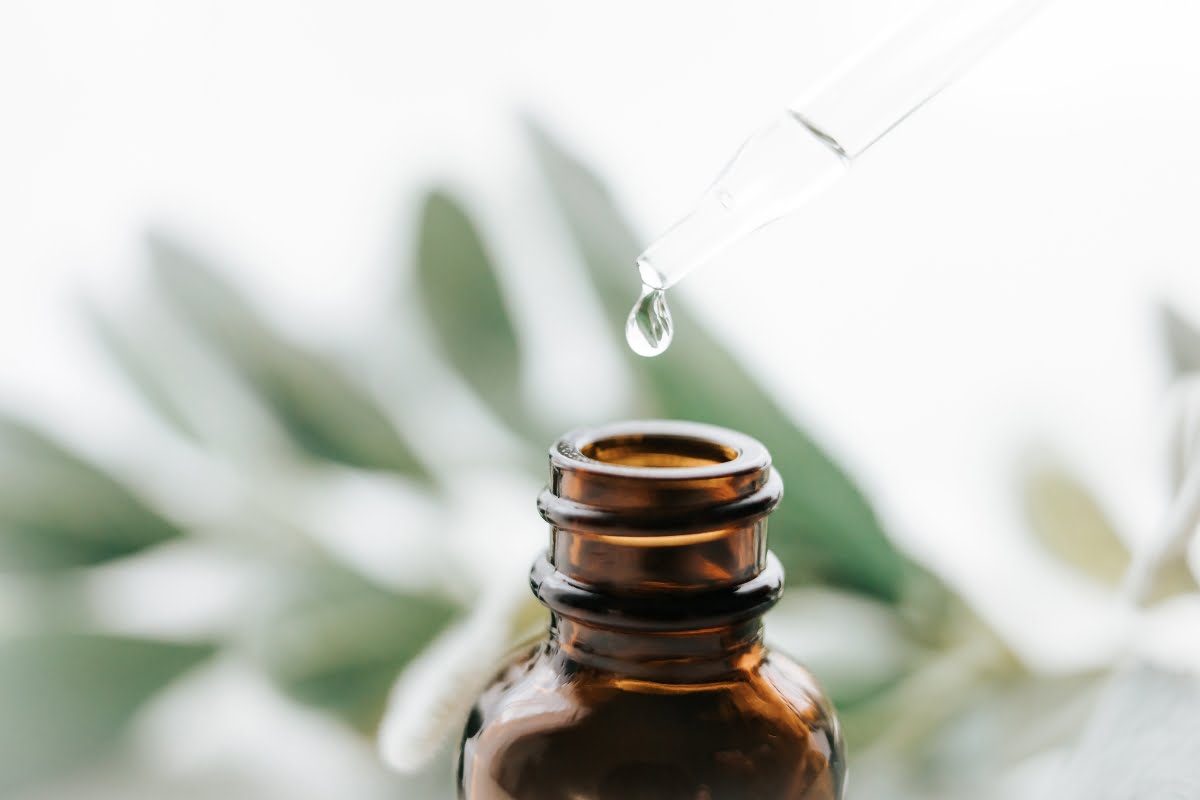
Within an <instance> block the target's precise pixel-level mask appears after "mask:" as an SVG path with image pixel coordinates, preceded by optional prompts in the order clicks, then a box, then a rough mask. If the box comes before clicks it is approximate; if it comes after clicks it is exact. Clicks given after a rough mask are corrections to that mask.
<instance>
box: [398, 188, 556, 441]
mask: <svg viewBox="0 0 1200 800" xmlns="http://www.w3.org/2000/svg"><path fill="white" fill-rule="evenodd" d="M417 278H418V288H419V293H420V300H421V302H422V305H423V307H424V308H425V309H426V311H427V313H428V318H429V322H430V325H431V326H432V328H433V332H434V334H435V336H436V338H437V341H438V344H439V346H440V348H441V350H442V352H443V353H444V355H445V357H446V358H447V359H448V360H449V362H450V363H451V364H452V365H453V366H454V367H455V368H456V369H457V370H458V372H459V374H461V375H462V377H463V378H464V379H465V380H466V381H467V383H468V384H470V386H471V388H472V389H474V390H475V392H476V393H477V394H478V395H479V397H480V398H481V399H482V400H484V401H485V402H486V403H487V404H488V405H489V406H491V408H492V410H493V411H494V412H495V413H496V415H497V416H498V417H499V418H500V419H501V420H503V421H504V422H506V423H507V424H508V425H509V426H511V427H512V428H513V429H514V430H517V431H524V432H527V433H531V432H532V429H533V425H532V424H531V422H530V417H529V413H528V406H527V405H526V403H525V400H524V397H523V396H522V393H521V353H520V346H519V343H518V341H517V332H516V330H515V328H514V327H513V323H512V319H511V318H510V317H509V314H508V309H507V308H506V307H505V304H504V298H503V296H502V293H501V291H500V283H499V281H498V279H497V277H496V270H495V267H494V266H493V265H492V262H491V259H490V258H489V257H488V254H487V251H486V249H485V247H484V244H483V242H482V240H481V239H480V237H479V233H478V231H477V230H476V229H475V226H474V225H473V224H472V222H471V220H470V219H469V218H468V217H467V215H466V212H465V211H464V210H463V209H462V207H461V206H459V204H458V203H457V202H455V200H453V199H452V198H451V197H450V196H449V195H447V194H445V193H444V192H441V191H435V192H432V193H430V194H429V195H427V196H426V198H425V204H424V208H423V210H422V213H421V221H420V235H419V245H418V250H417ZM533 436H537V434H536V433H534V434H533Z"/></svg>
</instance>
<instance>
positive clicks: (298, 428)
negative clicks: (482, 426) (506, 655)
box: [150, 236, 428, 479]
mask: <svg viewBox="0 0 1200 800" xmlns="http://www.w3.org/2000/svg"><path fill="white" fill-rule="evenodd" d="M150 250H151V257H152V260H153V263H154V268H155V276H156V278H157V280H158V282H159V285H160V286H161V287H162V288H163V290H164V291H165V293H166V295H167V296H168V297H169V298H170V299H171V300H172V302H173V303H174V305H175V307H176V308H177V309H178V310H179V311H180V312H181V313H182V314H183V316H184V317H185V318H186V319H187V320H188V321H189V322H190V323H191V324H192V325H193V326H194V327H195V328H196V329H197V330H198V331H199V332H200V333H201V334H202V335H203V336H204V337H205V338H206V339H207V340H208V341H209V342H210V343H211V344H212V345H213V346H214V347H216V348H217V349H218V350H219V351H220V352H221V353H223V354H224V356H225V357H226V358H228V359H229V361H230V362H231V363H232V364H233V365H234V366H235V367H236V368H237V370H238V372H240V373H241V375H242V376H243V377H244V378H245V379H246V381H247V383H249V385H250V386H251V387H252V388H253V389H254V390H255V391H256V392H257V393H258V395H259V396H260V397H261V398H262V399H263V401H264V402H265V403H266V404H267V406H269V407H270V408H271V410H272V411H274V413H275V415H276V416H277V417H278V419H279V421H280V423H281V424H282V425H283V427H284V428H285V429H286V430H287V431H288V433H289V434H290V435H291V437H292V439H293V440H294V441H295V443H296V444H297V445H298V446H299V447H301V448H302V449H303V450H305V451H306V452H308V453H309V454H311V455H314V456H317V457H318V458H324V459H327V460H330V461H336V462H339V463H342V464H348V465H350V466H354V467H361V468H364V469H380V470H392V471H395V472H400V473H406V474H408V475H411V476H414V477H418V478H421V479H427V478H428V475H427V473H426V472H425V469H424V467H423V466H422V465H421V463H420V462H419V461H418V460H417V458H416V457H415V456H414V454H413V452H412V450H411V449H410V448H409V447H408V445H407V444H406V443H405V442H404V441H403V440H402V439H401V438H400V435H399V433H398V432H397V431H396V428H395V427H394V426H393V425H392V424H391V422H390V421H388V419H387V417H386V416H385V415H384V414H383V412H382V411H381V410H380V409H379V407H378V406H377V405H376V404H375V402H374V401H373V400H372V399H371V398H370V397H369V396H368V395H367V394H366V393H365V392H364V391H363V390H362V389H360V388H359V387H357V386H355V385H354V384H353V383H352V382H351V381H350V380H348V379H347V377H346V376H345V375H344V374H343V373H342V372H341V371H340V370H339V369H338V368H337V367H336V366H335V365H334V364H332V363H331V362H329V361H327V360H326V359H323V358H321V357H319V356H317V355H316V354H313V353H310V352H308V351H306V350H303V349H301V348H299V347H297V346H295V345H293V344H291V343H289V342H286V341H285V340H284V339H282V338H281V337H279V336H278V335H276V334H275V333H274V332H273V331H271V330H270V329H269V328H268V327H267V326H266V325H265V324H264V323H263V322H262V321H261V320H260V319H259V317H258V315H257V314H256V313H255V311H254V310H253V309H252V308H251V307H250V305H249V304H248V303H247V302H246V300H245V299H244V298H243V297H242V296H241V295H239V294H238V293H237V292H236V291H235V290H234V289H233V287H232V286H230V285H228V284H227V283H225V282H224V281H223V280H222V279H221V278H220V277H218V275H217V274H216V273H215V272H214V271H213V270H212V269H210V268H209V266H208V265H206V264H205V263H204V262H203V261H202V260H200V259H199V258H197V257H196V256H195V255H193V254H191V253H189V252H187V251H186V250H184V249H183V248H181V247H179V246H178V245H177V244H175V243H173V242H170V241H168V240H166V239H163V238H161V237H157V236H153V237H151V239H150Z"/></svg>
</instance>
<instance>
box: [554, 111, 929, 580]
mask: <svg viewBox="0 0 1200 800" xmlns="http://www.w3.org/2000/svg"><path fill="white" fill-rule="evenodd" d="M532 133H533V138H534V141H535V144H536V147H537V152H538V156H539V157H540V160H541V163H542V167H543V170H544V172H545V174H546V177H547V179H548V181H549V184H550V187H551V189H552V190H553V193H554V195H555V196H556V198H557V199H558V202H559V204H560V205H561V207H562V210H563V214H564V216H565V218H566V222H567V225H568V227H569V228H570V229H571V232H572V233H573V234H574V236H575V239H576V242H577V244H578V247H579V250H580V253H581V255H582V257H583V260H584V262H585V264H586V266H587V268H588V272H589V275H590V276H591V280H592V282H593V284H594V285H595V287H596V289H597V290H598V292H599V294H600V298H601V301H602V303H603V306H604V308H605V311H606V312H607V316H608V318H609V320H610V322H611V325H612V330H613V331H614V335H615V333H616V332H619V331H621V330H622V329H623V325H624V320H625V316H626V314H627V313H628V311H629V308H630V306H631V305H632V303H633V301H634V300H635V299H636V298H637V294H638V292H637V289H638V280H637V272H636V269H635V266H634V263H635V259H636V257H637V255H638V254H639V252H640V251H641V248H639V247H638V245H637V241H636V239H635V238H634V236H633V234H632V233H631V232H630V230H629V229H628V227H627V226H626V224H625V222H624V220H622V219H621V217H620V214H619V213H618V211H617V210H616V208H615V207H614V205H613V203H612V201H611V199H610V198H609V197H608V194H607V192H606V191H605V189H604V187H603V186H602V185H601V184H600V182H599V181H598V180H597V179H596V178H595V177H594V176H592V175H591V174H590V173H589V172H587V171H586V170H585V169H584V168H583V167H582V166H581V165H580V164H579V163H578V162H577V161H575V159H573V158H572V157H571V156H569V155H568V154H567V153H566V152H564V150H563V149H562V148H561V147H560V146H559V145H558V144H557V143H555V142H554V141H552V140H551V139H550V137H549V136H548V135H547V134H546V133H545V132H544V131H542V130H541V129H540V128H539V127H537V126H536V125H533V126H532ZM671 306H672V313H673V316H674V320H675V330H676V332H677V334H678V335H677V336H676V337H675V342H674V344H673V345H672V346H671V349H670V350H668V351H667V352H666V354H664V355H662V356H659V357H658V358H656V359H654V360H652V361H651V360H646V359H643V358H639V357H636V356H634V355H633V354H632V353H626V357H627V361H628V363H629V366H630V368H631V369H632V370H633V371H634V373H635V375H636V376H637V378H638V379H639V381H640V383H641V385H642V386H643V387H644V392H643V394H645V396H646V398H647V401H648V402H647V403H646V407H645V408H643V409H639V412H640V413H645V414H656V415H662V416H667V417H678V418H683V419H691V420H698V421H702V422H710V423H714V424H717V425H725V426H728V427H731V428H737V429H739V430H741V431H744V432H746V433H748V434H750V435H751V436H754V437H755V438H757V439H759V440H761V441H762V442H763V443H764V444H765V445H766V446H767V447H768V449H769V450H770V451H771V453H772V456H773V457H774V463H775V466H776V468H777V469H778V470H779V472H780V474H781V475H782V476H783V478H784V481H785V483H786V485H787V494H786V496H785V499H784V501H783V503H781V505H780V506H779V508H778V510H776V512H775V513H774V514H773V515H772V517H771V548H772V550H774V551H775V553H776V554H777V555H778V556H779V559H780V561H781V562H782V563H783V565H784V567H785V568H786V569H787V570H788V576H789V579H790V580H791V581H793V582H794V583H807V582H826V583H829V584H833V585H838V586H843V587H846V588H850V589H854V590H856V591H859V592H862V593H865V594H868V595H872V596H875V597H878V598H880V599H883V600H887V601H889V602H895V601H897V600H898V599H899V598H900V597H901V595H902V594H904V593H905V591H906V590H907V588H908V584H909V583H910V582H917V581H922V582H924V583H926V584H928V583H929V582H930V581H931V580H932V579H929V578H927V577H926V576H924V575H922V574H921V573H920V571H919V570H918V569H917V568H915V566H914V565H912V564H911V563H909V562H908V561H907V560H906V559H905V558H904V557H903V556H902V555H900V553H899V552H898V551H897V550H896V549H895V547H893V546H892V544H891V543H890V542H889V541H888V539H887V537H886V536H885V535H884V533H883V530H882V528H881V527H880V524H879V521H878V519H877V518H876V516H875V514H874V512H873V511H872V509H871V508H870V506H869V505H868V504H867V502H866V500H865V499H864V497H863V496H862V493H861V492H860V491H859V490H858V488H857V487H856V486H855V485H854V484H853V483H852V482H851V480H850V479H849V478H848V477H847V476H846V474H845V473H844V472H843V471H842V470H841V469H840V468H839V467H838V466H837V465H836V464H834V463H833V461H832V460H831V459H830V458H829V456H828V455H827V454H826V453H825V452H824V451H823V450H822V449H821V448H820V447H819V446H818V445H817V444H816V443H815V442H814V441H813V440H812V439H811V438H810V437H809V436H807V435H806V434H805V433H804V432H802V431H801V430H800V429H799V428H797V426H796V425H795V424H794V423H793V422H792V421H791V420H790V419H789V418H788V417H787V415H786V414H785V413H784V412H783V410H782V409H781V408H780V407H779V405H778V404H777V403H776V402H775V401H774V400H773V399H772V398H771V397H770V396H769V395H768V394H767V393H766V392H765V391H764V390H763V388H762V387H761V386H759V385H758V383H757V382H756V381H755V379H754V378H753V376H751V375H750V374H749V373H748V372H747V371H746V369H745V368H744V367H743V366H742V365H741V363H740V362H739V361H738V359H737V358H736V357H734V355H733V354H732V353H730V352H729V351H728V350H726V349H725V348H724V347H723V346H722V345H721V344H720V342H718V341H717V340H716V339H714V338H713V337H712V336H711V335H710V334H708V333H707V332H706V331H705V330H704V329H703V328H702V327H701V326H700V325H699V324H698V322H697V321H696V319H695V318H694V317H693V316H692V314H691V313H690V311H689V310H688V308H687V305H686V303H684V302H681V301H680V300H678V299H675V298H673V299H672V300H671ZM918 575H920V576H921V577H917V576H918Z"/></svg>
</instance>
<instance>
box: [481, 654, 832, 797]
mask: <svg viewBox="0 0 1200 800" xmlns="http://www.w3.org/2000/svg"><path fill="white" fill-rule="evenodd" d="M841 759H842V744H841V741H840V737H839V735H838V732H837V725H836V720H835V718H834V716H833V713H832V711H831V709H830V708H829V705H828V703H827V701H826V700H825V699H824V696H823V695H822V693H821V691H820V689H819V688H818V687H817V686H816V684H815V682H814V681H813V679H812V676H810V675H809V674H808V672H807V671H805V670H804V669H803V668H801V667H799V666H798V665H796V664H795V663H794V662H792V661H791V660H789V659H787V658H786V657H783V656H780V655H777V654H773V653H770V652H766V651H764V652H762V653H761V655H760V656H759V657H756V658H755V659H754V663H753V664H752V665H749V666H747V667H746V668H745V669H741V670H738V671H736V672H734V673H731V674H730V675H728V676H726V677H725V678H724V679H721V680H717V681H713V682H706V683H701V684H661V683H655V682H649V681H630V680H628V679H623V678H622V677H621V676H620V675H617V674H615V673H603V672H597V671H595V670H592V669H590V668H587V667H580V666H579V665H578V664H575V663H572V661H571V659H570V658H569V657H568V656H566V655H565V654H564V653H563V652H562V650H561V648H559V647H558V645H557V644H556V643H554V642H553V641H550V642H545V643H542V644H539V645H538V646H537V647H535V648H534V649H533V650H532V651H526V652H524V653H521V654H520V656H519V657H518V658H517V659H516V660H515V661H514V662H513V663H511V664H510V665H509V666H507V667H506V668H505V669H504V670H503V671H502V672H501V673H500V675H499V677H498V678H497V680H496V681H495V682H494V683H493V684H492V685H491V686H490V687H489V688H488V689H487V690H486V691H485V692H484V694H483V695H482V696H481V697H480V699H479V702H478V703H477V705H476V707H475V709H474V710H473V712H472V716H471V720H470V721H469V723H468V726H467V729H466V731H465V736H464V743H463V750H462V754H461V761H460V776H459V780H460V796H461V797H463V798H466V799H467V800H562V798H572V800H576V799H577V800H801V799H802V798H803V799H804V800H834V798H838V797H841V791H842V784H843V780H844V765H843V764H842V761H841Z"/></svg>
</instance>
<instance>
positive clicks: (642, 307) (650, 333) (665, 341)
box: [625, 286, 672, 358]
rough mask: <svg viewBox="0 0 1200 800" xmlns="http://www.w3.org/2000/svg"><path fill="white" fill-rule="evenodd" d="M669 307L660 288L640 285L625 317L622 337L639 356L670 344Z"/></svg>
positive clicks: (663, 348) (651, 354)
mask: <svg viewBox="0 0 1200 800" xmlns="http://www.w3.org/2000/svg"><path fill="white" fill-rule="evenodd" d="M671 334H672V322H671V309H670V308H669V307H668V306H667V295H666V293H665V292H663V290H662V289H653V288H651V287H649V286H642V294H641V296H640V297H639V298H638V301H637V303H635V304H634V306H633V309H632V310H631V311H630V312H629V318H628V319H627V320H626V321H625V341H626V342H628V343H629V348H630V349H631V350H633V352H635V353H637V354H638V355H639V356H646V357H647V358H649V357H652V356H657V355H659V354H661V353H662V352H664V351H665V350H666V349H667V348H668V347H669V346H670V345H671Z"/></svg>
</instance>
